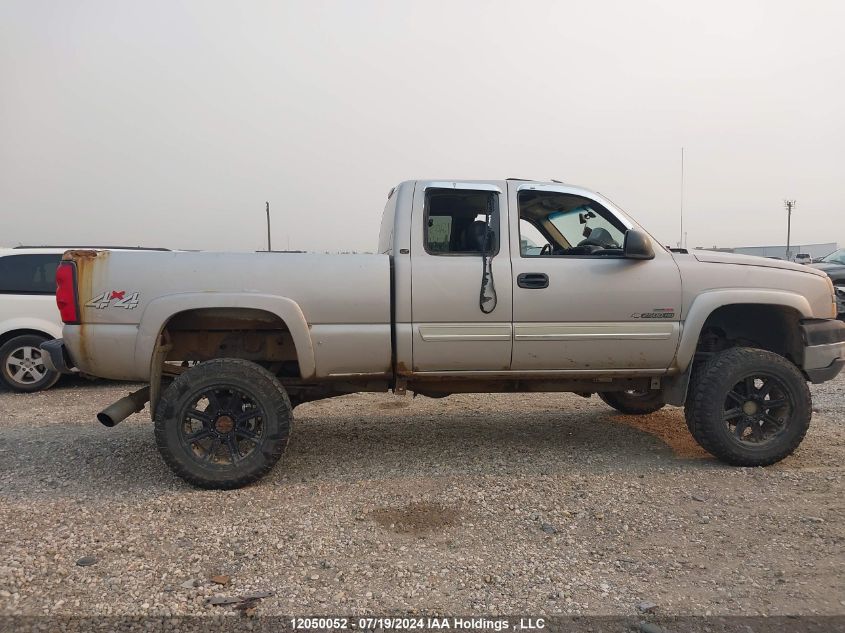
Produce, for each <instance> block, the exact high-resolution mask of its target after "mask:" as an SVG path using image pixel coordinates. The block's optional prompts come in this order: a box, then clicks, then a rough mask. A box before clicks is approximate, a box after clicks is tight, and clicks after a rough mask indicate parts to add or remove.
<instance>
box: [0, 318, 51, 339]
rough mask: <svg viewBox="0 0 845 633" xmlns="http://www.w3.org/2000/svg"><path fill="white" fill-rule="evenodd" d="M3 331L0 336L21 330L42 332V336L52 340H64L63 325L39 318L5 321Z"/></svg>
mask: <svg viewBox="0 0 845 633" xmlns="http://www.w3.org/2000/svg"><path fill="white" fill-rule="evenodd" d="M2 328H3V329H2V331H0V336H5V335H7V334H9V333H11V332H16V331H19V330H29V331H35V332H41V333H42V334H46V335H47V336H49V337H50V338H54V339H55V338H62V325H61V323H56V322H55V321H49V320H47V319H38V318H31V317H27V318H22V319H9V320H8V321H3V326H2Z"/></svg>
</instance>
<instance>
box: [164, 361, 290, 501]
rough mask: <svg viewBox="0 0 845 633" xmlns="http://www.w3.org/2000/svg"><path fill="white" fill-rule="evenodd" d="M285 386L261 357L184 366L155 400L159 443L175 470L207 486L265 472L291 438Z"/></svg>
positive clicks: (243, 481)
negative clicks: (258, 362) (257, 360)
mask: <svg viewBox="0 0 845 633" xmlns="http://www.w3.org/2000/svg"><path fill="white" fill-rule="evenodd" d="M292 419H293V413H292V407H291V403H290V400H289V399H288V396H287V393H286V392H285V389H284V387H282V385H281V384H280V383H279V381H278V380H277V379H276V377H275V376H273V374H271V373H270V372H269V371H267V370H266V369H264V368H263V367H261V366H260V365H256V364H255V363H252V362H249V361H246V360H241V359H234V358H227V359H216V360H210V361H208V362H205V363H201V364H199V365H196V366H195V367H192V368H190V369H188V371H186V372H184V373H182V374H181V375H180V376H179V377H178V378H176V380H174V381H173V382H172V383H171V384H170V386H168V387H167V389H166V390H165V391H164V393H163V394H162V396H161V401H160V402H159V403H158V406H157V407H156V413H155V436H156V444H157V445H158V449H159V452H160V453H161V455H162V457H163V458H164V461H165V462H166V463H167V465H168V466H170V468H171V469H172V470H173V472H175V473H176V474H177V475H179V476H180V477H182V478H183V479H185V480H186V481H188V482H189V483H192V484H194V485H195V486H199V487H201V488H220V489H231V488H240V487H242V486H245V485H247V484H249V483H252V482H253V481H256V480H257V479H260V478H261V477H263V476H264V475H265V474H267V473H268V472H269V471H270V469H271V468H273V466H274V465H275V464H276V462H277V461H279V458H281V456H282V453H284V451H285V447H286V446H287V443H288V436H289V434H290V426H291V421H292Z"/></svg>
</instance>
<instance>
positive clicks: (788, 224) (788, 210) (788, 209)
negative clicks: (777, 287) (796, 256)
mask: <svg viewBox="0 0 845 633" xmlns="http://www.w3.org/2000/svg"><path fill="white" fill-rule="evenodd" d="M783 206H784V207H786V261H788V262H790V261H792V256H791V254H790V252H789V240H790V237H791V233H792V209H793V208H794V207H795V200H784V201H783Z"/></svg>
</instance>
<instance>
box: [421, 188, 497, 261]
mask: <svg viewBox="0 0 845 633" xmlns="http://www.w3.org/2000/svg"><path fill="white" fill-rule="evenodd" d="M424 230H425V235H424V240H425V250H426V252H428V254H429V255H479V254H481V253H483V252H485V251H486V252H487V253H489V254H491V255H494V254H495V253H496V252H498V249H499V197H498V194H496V193H495V192H492V191H476V190H470V189H458V190H455V189H429V190H428V191H427V192H426V201H425V224H424Z"/></svg>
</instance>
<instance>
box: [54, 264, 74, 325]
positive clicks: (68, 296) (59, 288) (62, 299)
mask: <svg viewBox="0 0 845 633" xmlns="http://www.w3.org/2000/svg"><path fill="white" fill-rule="evenodd" d="M56 305H57V306H59V314H60V315H61V317H62V321H64V322H65V323H68V324H71V325H73V324H77V323H79V305H78V301H77V296H76V265H75V264H74V263H73V262H64V261H63V262H61V263H60V264H59V267H58V268H57V269H56Z"/></svg>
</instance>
